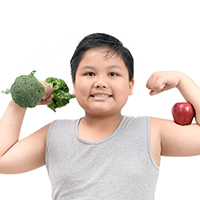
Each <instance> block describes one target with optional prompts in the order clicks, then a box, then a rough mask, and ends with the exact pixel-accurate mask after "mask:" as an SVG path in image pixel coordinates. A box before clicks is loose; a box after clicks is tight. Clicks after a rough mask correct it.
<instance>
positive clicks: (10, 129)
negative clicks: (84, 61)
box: [0, 83, 52, 173]
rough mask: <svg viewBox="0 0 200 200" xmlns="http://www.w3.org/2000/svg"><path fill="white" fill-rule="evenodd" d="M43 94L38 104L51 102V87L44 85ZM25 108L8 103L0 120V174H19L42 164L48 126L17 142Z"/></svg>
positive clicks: (12, 102)
mask: <svg viewBox="0 0 200 200" xmlns="http://www.w3.org/2000/svg"><path fill="white" fill-rule="evenodd" d="M44 85H45V88H46V90H45V94H44V96H43V99H42V100H41V102H40V104H48V103H49V102H50V100H51V98H52V97H51V93H52V87H51V86H50V85H49V84H45V83H44ZM25 112H26V108H21V107H19V106H18V105H17V104H15V103H14V101H13V100H11V102H10V103H9V105H8V107H7V109H6V110H5V112H4V114H3V116H2V117H1V119H0V173H21V172H25V171H28V170H32V169H34V168H37V167H39V166H41V165H43V164H44V155H42V153H44V148H45V139H46V134H47V132H48V127H49V125H47V126H45V127H43V128H42V129H40V130H38V131H37V132H35V133H34V134H32V135H30V136H28V137H27V138H25V139H23V140H21V141H19V134H20V130H21V126H22V123H23V119H24V115H25Z"/></svg>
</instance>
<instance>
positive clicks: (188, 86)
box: [177, 73, 200, 125]
mask: <svg viewBox="0 0 200 200" xmlns="http://www.w3.org/2000/svg"><path fill="white" fill-rule="evenodd" d="M177 88H178V89H179V91H180V92H181V94H182V95H183V97H184V98H185V100H186V101H187V102H189V103H191V104H192V105H193V107H194V109H195V115H196V116H195V117H196V122H197V123H198V124H199V125H200V88H199V87H198V85H197V84H196V83H195V82H194V81H193V80H192V79H190V78H189V77H188V76H187V75H186V74H182V73H181V79H180V83H179V84H178V86H177Z"/></svg>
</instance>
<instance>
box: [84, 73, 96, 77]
mask: <svg viewBox="0 0 200 200" xmlns="http://www.w3.org/2000/svg"><path fill="white" fill-rule="evenodd" d="M85 76H95V74H94V73H93V72H87V73H85Z"/></svg>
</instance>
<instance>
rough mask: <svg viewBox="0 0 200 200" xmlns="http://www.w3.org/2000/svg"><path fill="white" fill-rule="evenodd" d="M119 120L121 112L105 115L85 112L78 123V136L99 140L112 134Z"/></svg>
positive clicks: (89, 139)
mask: <svg viewBox="0 0 200 200" xmlns="http://www.w3.org/2000/svg"><path fill="white" fill-rule="evenodd" d="M121 120H122V115H121V114H119V115H106V116H92V115H88V114H86V116H85V117H84V118H82V119H81V121H80V123H79V130H78V132H79V136H80V137H81V138H83V139H85V140H88V141H100V140H102V139H105V138H106V137H108V136H109V135H110V134H112V133H113V131H114V130H115V129H116V128H117V126H118V125H119V123H120V122H121Z"/></svg>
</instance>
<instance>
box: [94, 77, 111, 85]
mask: <svg viewBox="0 0 200 200" xmlns="http://www.w3.org/2000/svg"><path fill="white" fill-rule="evenodd" d="M94 87H95V88H107V87H108V84H107V81H106V79H105V77H102V76H99V77H97V78H96V80H95V83H94Z"/></svg>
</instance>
